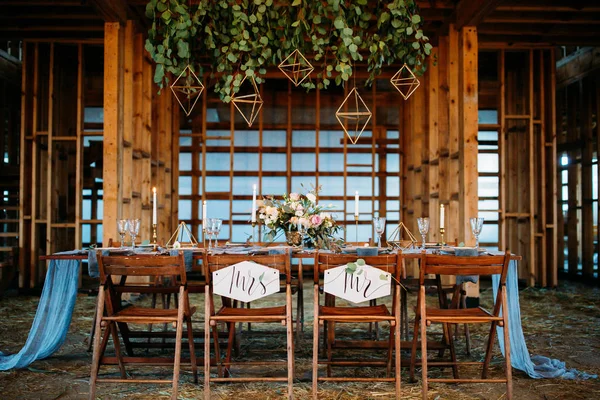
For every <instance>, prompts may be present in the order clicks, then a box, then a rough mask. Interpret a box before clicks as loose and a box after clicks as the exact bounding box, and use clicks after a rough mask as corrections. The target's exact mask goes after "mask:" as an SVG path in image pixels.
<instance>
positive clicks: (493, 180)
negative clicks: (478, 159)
mask: <svg viewBox="0 0 600 400" xmlns="http://www.w3.org/2000/svg"><path fill="white" fill-rule="evenodd" d="M478 182H479V196H480V197H498V177H495V176H480V177H479V180H478Z"/></svg>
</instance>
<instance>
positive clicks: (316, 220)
mask: <svg viewBox="0 0 600 400" xmlns="http://www.w3.org/2000/svg"><path fill="white" fill-rule="evenodd" d="M322 223H323V218H321V216H320V215H313V216H311V217H310V224H311V225H312V226H314V227H317V226H319V225H321V224H322Z"/></svg>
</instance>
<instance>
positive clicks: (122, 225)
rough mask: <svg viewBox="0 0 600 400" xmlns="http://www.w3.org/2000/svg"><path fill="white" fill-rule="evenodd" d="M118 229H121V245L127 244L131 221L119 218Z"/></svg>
mask: <svg viewBox="0 0 600 400" xmlns="http://www.w3.org/2000/svg"><path fill="white" fill-rule="evenodd" d="M117 229H118V231H119V236H121V247H124V246H125V235H126V234H127V231H128V230H129V221H128V220H126V219H118V220H117Z"/></svg>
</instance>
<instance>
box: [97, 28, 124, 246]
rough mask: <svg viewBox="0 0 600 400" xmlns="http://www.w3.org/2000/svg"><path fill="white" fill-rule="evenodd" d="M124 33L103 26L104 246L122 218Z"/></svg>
mask: <svg viewBox="0 0 600 400" xmlns="http://www.w3.org/2000/svg"><path fill="white" fill-rule="evenodd" d="M122 47H123V46H122V33H121V27H120V25H119V23H118V22H107V23H105V24H104V150H103V158H104V165H103V171H102V178H103V193H104V194H103V199H104V212H103V214H104V217H103V234H102V243H107V242H108V240H109V239H111V238H113V237H114V236H115V235H116V233H117V218H118V217H119V216H120V215H121V213H120V206H121V185H120V182H121V178H122V173H123V171H122V157H123V155H122V148H123V116H122V113H121V112H120V110H122V105H123V104H122V94H120V93H121V91H120V90H119V88H122V87H123V68H122V62H121V61H122Z"/></svg>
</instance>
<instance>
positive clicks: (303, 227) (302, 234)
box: [298, 222, 308, 249]
mask: <svg viewBox="0 0 600 400" xmlns="http://www.w3.org/2000/svg"><path fill="white" fill-rule="evenodd" d="M298 233H299V234H300V237H301V242H300V247H302V248H303V249H304V239H306V235H307V234H308V227H307V226H306V225H305V224H303V223H302V222H298Z"/></svg>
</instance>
